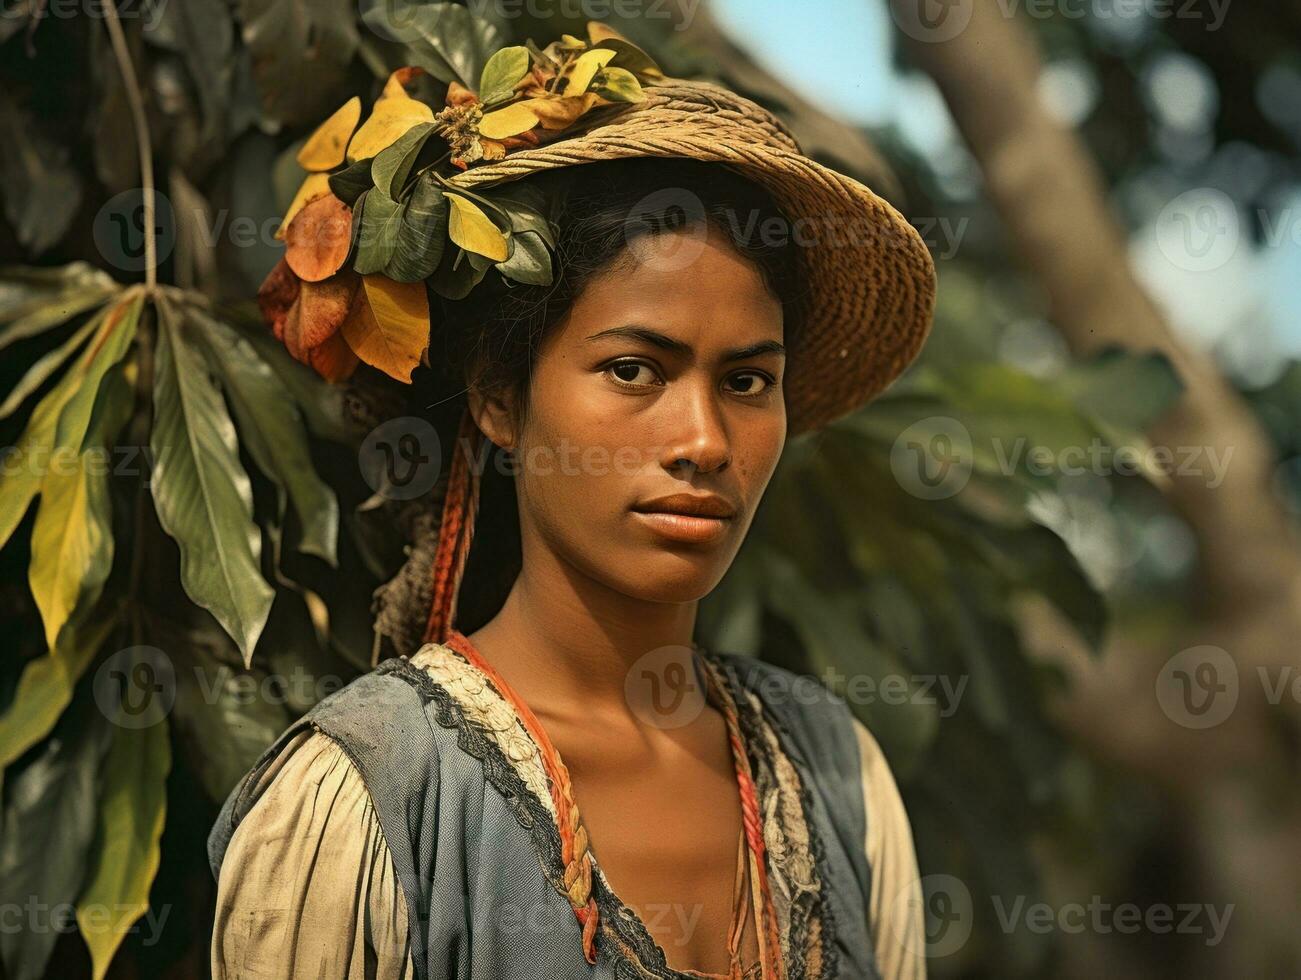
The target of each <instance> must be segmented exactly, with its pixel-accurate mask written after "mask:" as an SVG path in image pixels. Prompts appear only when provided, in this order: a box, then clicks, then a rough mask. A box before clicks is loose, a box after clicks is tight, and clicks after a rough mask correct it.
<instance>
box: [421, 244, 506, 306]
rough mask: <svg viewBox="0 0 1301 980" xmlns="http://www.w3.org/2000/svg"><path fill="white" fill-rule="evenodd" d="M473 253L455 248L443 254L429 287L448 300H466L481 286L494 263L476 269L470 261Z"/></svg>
mask: <svg viewBox="0 0 1301 980" xmlns="http://www.w3.org/2000/svg"><path fill="white" fill-rule="evenodd" d="M470 254H471V253H469V252H467V251H466V250H465V249H463V248H460V247H457V246H453V247H452V248H449V249H447V250H446V251H444V252H443V261H442V262H440V263H439V264H438V268H437V269H435V270H434V274H433V276H432V277H431V278H430V280H429V285H430V286H431V287H433V289H434V291H435V292H437V293H438V294H439V295H441V296H446V297H447V298H448V299H464V298H465V297H466V296H468V295H470V290H472V289H473V288H474V287H475V286H477V285H478V284H479V282H480V281H481V280H482V279H483V277H484V275H485V274H486V273H487V271H488V269H489V268H490V267H491V265H492V263H489V264H488V265H485V266H484V267H483V268H476V267H475V265H474V263H472V262H471V261H470V259H469V256H470Z"/></svg>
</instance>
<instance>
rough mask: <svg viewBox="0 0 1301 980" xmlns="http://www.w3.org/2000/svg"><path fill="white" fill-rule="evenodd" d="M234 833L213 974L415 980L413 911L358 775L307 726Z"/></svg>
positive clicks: (219, 977) (242, 978)
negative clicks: (410, 924) (411, 936)
mask: <svg viewBox="0 0 1301 980" xmlns="http://www.w3.org/2000/svg"><path fill="white" fill-rule="evenodd" d="M263 779H264V780H269V784H268V785H267V787H266V789H265V791H264V792H263V793H262V795H261V796H260V797H259V798H258V800H257V802H256V803H255V804H254V805H253V807H252V809H250V810H249V812H248V813H247V815H246V816H245V817H244V819H243V820H242V821H241V822H240V824H239V826H238V827H237V828H236V829H235V832H234V835H233V836H232V837H231V840H230V845H229V847H228V848H227V851H226V854H225V857H224V859H223V860H222V863H221V872H220V877H219V879H218V883H217V914H216V920H215V923H214V927H213V934H212V975H213V977H214V980H224V978H231V980H251V978H261V977H266V978H271V980H286V978H293V977H311V978H313V980H318V978H319V980H334V978H338V980H343V978H345V977H366V978H374V980H407V978H410V977H411V976H413V970H412V963H411V955H410V948H409V946H408V943H407V938H408V937H407V928H408V924H407V910H406V901H405V898H404V896H403V894H402V888H401V886H400V885H399V883H398V880H397V876H396V874H395V872H394V869H393V860H392V857H391V856H390V854H389V850H388V845H387V844H386V843H385V840H384V835H383V832H382V831H381V829H380V826H379V820H378V818H377V816H376V814H375V809H374V807H373V806H372V805H371V800H370V795H369V793H367V791H366V786H365V783H363V781H362V779H361V774H360V773H359V772H358V771H357V769H356V767H355V766H354V765H353V764H352V762H351V760H349V759H348V757H347V756H346V755H345V754H344V752H343V750H342V749H341V748H340V747H339V745H338V743H337V742H335V741H334V740H333V739H331V738H330V737H329V736H327V735H325V734H323V733H321V732H304V733H303V734H302V735H301V736H299V737H298V738H297V739H296V740H295V741H293V742H291V743H290V744H288V745H287V746H286V747H285V748H284V750H283V751H282V752H281V753H280V755H279V756H278V757H277V760H276V765H275V767H274V768H273V770H271V771H270V772H269V773H268V774H267V775H266V776H264V777H263Z"/></svg>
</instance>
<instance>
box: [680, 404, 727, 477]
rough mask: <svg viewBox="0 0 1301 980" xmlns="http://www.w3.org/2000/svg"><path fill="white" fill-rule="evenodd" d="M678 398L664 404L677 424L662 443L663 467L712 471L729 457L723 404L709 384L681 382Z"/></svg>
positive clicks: (719, 468) (723, 463) (723, 466)
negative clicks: (663, 443)
mask: <svg viewBox="0 0 1301 980" xmlns="http://www.w3.org/2000/svg"><path fill="white" fill-rule="evenodd" d="M679 390H680V391H681V392H682V397H681V398H680V399H675V400H674V402H675V403H674V404H672V405H666V406H665V407H666V408H667V409H668V410H669V412H670V413H672V415H671V417H672V418H673V419H675V421H676V424H674V425H672V426H671V427H670V429H669V431H670V432H672V433H673V438H671V439H670V440H669V443H668V445H667V446H666V447H665V451H664V458H663V465H664V468H665V469H667V470H669V471H673V470H684V469H685V470H695V471H699V472H702V473H711V472H713V471H715V470H721V469H723V468H725V467H726V466H727V465H728V464H729V463H731V461H732V442H731V436H730V435H729V433H728V429H727V421H726V419H725V418H724V416H723V409H722V406H721V405H720V404H719V400H718V398H717V396H716V394H715V393H714V391H713V390H712V385H710V384H699V385H696V384H693V385H689V386H688V385H682V386H681V387H680V389H679Z"/></svg>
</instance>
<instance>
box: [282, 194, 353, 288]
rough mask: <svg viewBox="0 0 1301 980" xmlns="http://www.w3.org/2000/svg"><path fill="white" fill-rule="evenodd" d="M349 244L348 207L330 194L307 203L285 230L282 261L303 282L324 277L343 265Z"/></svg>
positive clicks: (349, 222) (350, 221) (350, 238)
mask: <svg viewBox="0 0 1301 980" xmlns="http://www.w3.org/2000/svg"><path fill="white" fill-rule="evenodd" d="M351 244H352V209H351V208H350V207H348V205H346V204H344V203H343V202H342V201H340V200H339V199H338V198H337V197H335V196H334V195H333V194H329V195H327V196H324V197H318V198H317V199H316V200H314V201H311V202H309V203H308V204H307V205H306V206H305V207H304V208H303V209H302V210H301V211H299V212H298V214H297V215H296V216H295V217H294V220H293V221H291V222H289V228H288V230H287V231H286V232H285V245H286V248H285V261H286V262H288V263H289V268H291V269H293V270H294V274H295V275H296V276H298V278H299V279H302V280H304V281H306V282H320V281H321V280H323V279H328V278H329V277H330V276H332V275H334V274H335V273H336V272H338V271H339V269H341V268H342V267H343V263H344V262H345V261H346V260H347V258H348V250H349V246H350V245H351Z"/></svg>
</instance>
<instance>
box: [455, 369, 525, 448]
mask: <svg viewBox="0 0 1301 980" xmlns="http://www.w3.org/2000/svg"><path fill="white" fill-rule="evenodd" d="M466 401H467V402H468V403H469V406H470V416H471V417H472V418H473V419H474V422H475V425H477V426H478V427H479V430H480V431H481V432H483V434H484V435H485V436H487V437H488V438H489V439H491V440H492V441H493V442H494V443H496V444H497V445H498V446H501V448H502V449H514V448H515V444H516V441H517V440H518V438H519V432H518V431H516V430H517V424H516V417H517V416H516V414H515V394H514V392H513V391H509V390H505V389H501V390H493V391H487V390H485V389H483V388H478V387H475V386H473V385H472V386H471V387H470V388H469V390H468V391H467V392H466Z"/></svg>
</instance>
